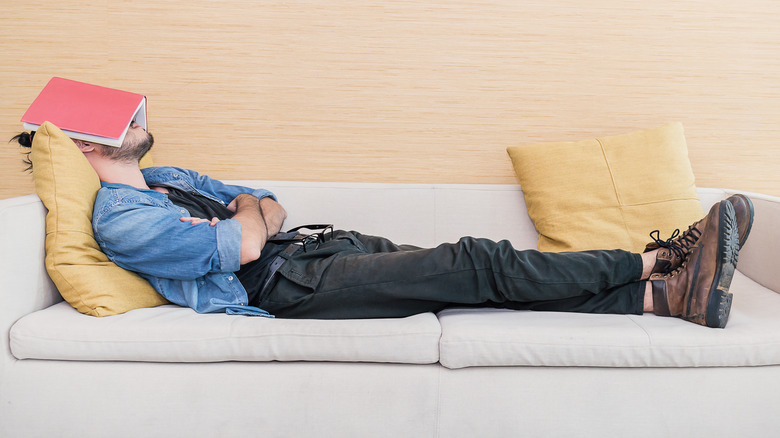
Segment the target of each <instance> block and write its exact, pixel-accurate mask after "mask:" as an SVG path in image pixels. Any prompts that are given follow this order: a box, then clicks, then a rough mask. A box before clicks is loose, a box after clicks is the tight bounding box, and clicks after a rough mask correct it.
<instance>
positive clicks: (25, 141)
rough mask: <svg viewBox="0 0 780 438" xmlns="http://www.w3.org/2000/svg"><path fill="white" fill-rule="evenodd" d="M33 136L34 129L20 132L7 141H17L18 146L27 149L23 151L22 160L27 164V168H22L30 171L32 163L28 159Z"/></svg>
mask: <svg viewBox="0 0 780 438" xmlns="http://www.w3.org/2000/svg"><path fill="white" fill-rule="evenodd" d="M33 137H35V131H30V132H29V133H28V132H22V133H21V134H17V135H14V136H13V137H12V138H11V140H9V141H8V142H9V143H11V142H13V141H15V142H17V143H19V145H20V146H22V147H25V148H27V149H29V150H28V151H27V152H25V153H24V158H23V159H22V161H23V162H24V164H26V165H27V168H26V169H24V170H25V171H32V168H33V164H32V161H31V160H30V152H32V144H33Z"/></svg>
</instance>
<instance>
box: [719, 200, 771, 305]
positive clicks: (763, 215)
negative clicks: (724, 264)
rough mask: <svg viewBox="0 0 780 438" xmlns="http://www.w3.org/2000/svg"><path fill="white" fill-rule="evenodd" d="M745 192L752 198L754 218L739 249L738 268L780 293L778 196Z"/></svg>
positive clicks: (754, 279)
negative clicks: (748, 234) (746, 237)
mask: <svg viewBox="0 0 780 438" xmlns="http://www.w3.org/2000/svg"><path fill="white" fill-rule="evenodd" d="M727 192H728V194H732V193H736V192H732V191H730V190H729V191H727ZM746 195H747V196H749V197H750V199H751V200H752V201H753V207H754V208H755V217H754V219H753V229H752V230H751V232H750V237H749V238H748V241H747V242H746V243H745V246H744V247H743V248H742V250H740V252H739V265H738V267H737V269H738V270H739V271H740V272H742V273H743V274H745V275H746V276H748V277H750V278H751V279H752V280H753V281H755V282H757V283H759V284H761V285H762V286H765V287H768V288H769V289H772V290H773V291H775V292H777V293H780V269H778V260H780V198H778V197H775V196H768V195H761V194H755V193H746Z"/></svg>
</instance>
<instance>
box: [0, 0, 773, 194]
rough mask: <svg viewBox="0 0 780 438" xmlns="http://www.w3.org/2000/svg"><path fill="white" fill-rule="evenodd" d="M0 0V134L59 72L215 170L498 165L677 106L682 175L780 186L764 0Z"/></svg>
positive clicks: (455, 179)
mask: <svg viewBox="0 0 780 438" xmlns="http://www.w3.org/2000/svg"><path fill="white" fill-rule="evenodd" d="M2 3H3V4H2V10H3V13H2V14H3V18H1V19H0V20H2V26H0V90H1V91H2V92H1V93H0V94H1V95H2V97H3V105H2V106H0V138H1V139H8V138H10V137H11V136H12V135H13V134H15V133H17V132H19V129H20V128H21V125H20V124H19V122H18V120H19V118H20V117H21V115H22V113H23V112H24V110H25V109H26V107H27V105H28V104H29V103H30V102H31V101H32V100H33V99H34V98H35V96H36V95H37V93H38V92H39V90H40V89H41V88H42V87H43V85H45V84H46V82H47V81H48V79H49V78H50V77H51V76H55V75H56V76H63V77H67V78H70V79H75V80H80V81H85V82H92V83H96V84H100V85H105V86H111V87H116V88H122V89H126V90H129V91H134V92H139V93H144V94H146V95H147V96H148V97H149V116H150V128H151V131H152V132H153V133H154V134H155V136H156V138H157V146H156V152H155V154H154V157H155V161H156V162H157V163H158V164H176V165H181V166H184V167H191V168H195V169H198V170H201V171H203V172H206V173H208V174H210V175H212V176H215V177H219V178H228V179H243V178H253V179H282V180H289V179H306V180H328V181H371V182H374V181H376V182H380V181H399V182H438V183H514V182H515V179H514V175H513V173H512V169H511V166H510V163H509V159H508V157H507V156H506V152H505V148H506V147H507V146H511V145H516V144H523V143H531V142H540V141H548V140H556V141H557V140H577V139H581V138H587V137H592V136H596V135H609V134H620V133H624V132H628V131H632V130H635V129H641V128H649V127H656V126H659V125H661V124H663V123H666V122H669V121H674V120H680V121H682V122H683V123H684V125H685V127H686V134H687V138H688V146H689V149H690V157H691V161H692V164H693V168H694V172H695V174H696V177H697V184H698V185H700V186H720V187H730V188H736V189H741V190H748V191H759V192H765V193H770V194H773V195H780V179H779V178H778V177H777V175H778V173H780V172H778V171H780V145H778V139H780V102H779V101H778V98H780V3H778V2H776V1H774V0H766V1H754V0H746V1H741V2H728V1H720V2H710V1H703V0H697V1H687V0H659V1H652V2H639V1H636V2H626V1H622V0H593V1H587V2H584V1H582V0H560V1H547V0H525V1H516V0H493V1H484V2H483V1H480V2H474V1H463V0H447V1H440V0H432V1H418V0H406V1H403V0H401V1H398V0H396V1H390V0H387V1H368V2H367V1H364V0H354V1H352V0H340V1H333V2H324V1H313V0H312V1H295V0H289V1H264V2H256V1H229V2H216V1H186V2H185V1H181V2H160V1H146V0H136V1H113V2H89V3H88V4H87V2H84V5H83V6H81V5H78V4H76V2H67V1H66V2H62V1H57V2H55V1H25V2H14V1H9V0H3V1H2ZM69 3H70V4H71V5H68V4H69ZM586 5H587V6H586ZM3 142H5V141H3ZM19 160H20V155H19V151H18V149H17V148H16V147H14V146H13V145H8V144H6V146H4V147H3V148H0V171H2V175H3V177H2V185H1V186H0V198H5V197H10V196H16V195H21V194H27V193H32V192H33V186H32V182H31V178H30V176H29V175H26V174H24V173H22V172H21V168H22V166H21V164H20V161H19Z"/></svg>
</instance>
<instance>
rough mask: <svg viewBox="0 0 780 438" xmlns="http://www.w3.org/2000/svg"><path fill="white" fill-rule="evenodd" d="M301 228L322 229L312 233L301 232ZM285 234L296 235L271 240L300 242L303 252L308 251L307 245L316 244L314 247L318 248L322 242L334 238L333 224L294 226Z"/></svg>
mask: <svg viewBox="0 0 780 438" xmlns="http://www.w3.org/2000/svg"><path fill="white" fill-rule="evenodd" d="M299 230H312V231H313V230H321V231H319V232H316V233H311V234H304V233H301V232H300V231H299ZM285 234H293V235H295V237H291V238H285V239H272V240H271V241H273V242H276V243H281V242H290V243H300V244H301V246H303V252H306V250H307V249H308V248H307V246H309V245H315V246H314V249H317V248H319V247H320V245H321V244H322V243H325V242H326V241H328V240H330V239H332V238H333V224H310V225H301V226H299V227H295V228H292V229H290V230H288V231H287V232H286V233H285Z"/></svg>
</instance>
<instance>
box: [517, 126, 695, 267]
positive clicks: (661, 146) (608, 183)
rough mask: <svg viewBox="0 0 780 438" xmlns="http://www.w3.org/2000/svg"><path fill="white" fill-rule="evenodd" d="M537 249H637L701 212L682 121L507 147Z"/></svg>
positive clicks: (687, 221) (683, 226) (664, 235)
mask: <svg viewBox="0 0 780 438" xmlns="http://www.w3.org/2000/svg"><path fill="white" fill-rule="evenodd" d="M507 152H508V153H509V156H510V157H511V158H512V163H513V164H514V168H515V173H516V174H517V178H518V180H519V181H520V185H521V186H522V188H523V193H524V194H525V201H526V203H527V204H528V213H529V215H530V216H531V218H532V219H533V222H534V225H535V226H536V229H537V230H538V231H539V249H540V250H541V251H580V250H588V249H614V248H622V249H626V250H629V251H634V252H641V251H642V250H643V249H644V247H645V244H647V243H648V241H649V240H650V238H649V237H648V235H649V234H650V232H651V231H653V230H660V232H661V236H663V237H664V238H666V237H668V236H669V235H670V234H671V233H672V232H673V231H674V230H675V229H676V228H679V229H682V230H686V229H687V227H688V225H690V224H692V223H693V222H695V221H697V220H699V219H701V218H702V217H703V216H704V212H703V211H702V209H701V205H700V203H699V200H698V198H697V197H696V187H695V184H694V176H693V171H692V170H691V165H690V162H689V161H688V149H687V146H686V144H685V135H684V134H683V127H682V124H680V123H672V124H669V125H666V126H662V127H660V128H657V129H650V130H646V131H639V132H633V133H630V134H623V135H614V136H608V137H601V138H597V139H591V140H584V141H579V142H558V143H543V144H534V145H527V146H516V147H509V148H507Z"/></svg>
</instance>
